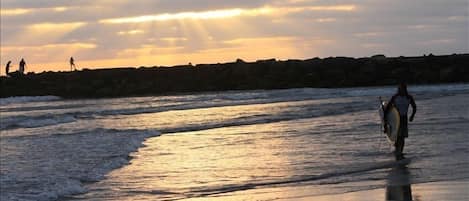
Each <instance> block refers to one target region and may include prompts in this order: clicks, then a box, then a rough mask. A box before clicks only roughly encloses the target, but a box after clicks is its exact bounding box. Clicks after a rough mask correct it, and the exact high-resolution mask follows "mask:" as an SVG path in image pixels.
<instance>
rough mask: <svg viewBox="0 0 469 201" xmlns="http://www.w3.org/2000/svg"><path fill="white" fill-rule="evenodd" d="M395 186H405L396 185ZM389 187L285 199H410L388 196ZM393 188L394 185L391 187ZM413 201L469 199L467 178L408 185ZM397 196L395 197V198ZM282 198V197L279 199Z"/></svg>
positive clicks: (321, 200) (468, 181)
mask: <svg viewBox="0 0 469 201" xmlns="http://www.w3.org/2000/svg"><path fill="white" fill-rule="evenodd" d="M397 187H405V185H404V186H397ZM389 188H390V187H386V188H379V189H374V190H365V191H357V192H350V193H344V194H338V195H323V196H315V197H304V198H298V197H297V198H294V199H285V200H316V201H329V200H341V201H376V200H385V201H391V200H410V199H399V197H400V196H401V195H399V194H397V195H394V196H396V197H395V198H394V199H391V198H389ZM391 188H394V187H391ZM410 188H411V190H412V200H413V201H442V200H448V201H465V200H469V180H461V181H442V182H430V183H420V184H412V185H410ZM396 198H397V199H396ZM280 200H283V199H280Z"/></svg>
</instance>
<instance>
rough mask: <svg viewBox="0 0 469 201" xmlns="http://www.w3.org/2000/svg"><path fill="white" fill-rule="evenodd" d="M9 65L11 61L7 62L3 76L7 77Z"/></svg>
mask: <svg viewBox="0 0 469 201" xmlns="http://www.w3.org/2000/svg"><path fill="white" fill-rule="evenodd" d="M10 65H11V61H8V63H7V65H6V66H5V73H6V74H5V75H7V76H8V75H9V74H10Z"/></svg>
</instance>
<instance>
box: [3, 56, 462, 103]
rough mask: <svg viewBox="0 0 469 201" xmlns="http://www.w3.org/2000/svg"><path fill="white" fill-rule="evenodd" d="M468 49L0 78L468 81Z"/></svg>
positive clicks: (260, 83) (205, 84) (145, 86)
mask: <svg viewBox="0 0 469 201" xmlns="http://www.w3.org/2000/svg"><path fill="white" fill-rule="evenodd" d="M468 66H469V54H453V55H444V56H434V55H431V54H430V55H428V56H421V57H395V58H387V57H385V56H384V55H375V56H373V57H370V58H349V57H330V58H324V59H320V58H313V59H307V60H287V61H277V60H275V59H270V60H259V61H256V62H244V61H243V60H241V59H238V60H237V61H236V62H232V63H224V64H198V65H195V66H194V65H192V64H191V65H183V66H174V67H140V68H131V67H129V68H113V69H99V70H88V69H84V70H81V71H73V72H42V73H38V74H34V73H28V74H26V75H24V76H15V77H2V78H0V84H1V85H0V86H1V88H0V92H1V93H0V97H10V96H39V95H56V96H61V97H64V98H99V97H124V96H145V95H164V94H173V93H187V92H202V91H223V90H251V89H285V88H301V87H327V88H331V87H357V86H381V85H393V84H396V83H397V82H398V81H399V80H398V79H402V78H404V79H405V80H406V81H407V82H408V83H409V84H435V83H454V82H469V68H468Z"/></svg>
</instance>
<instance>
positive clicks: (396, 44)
mask: <svg viewBox="0 0 469 201" xmlns="http://www.w3.org/2000/svg"><path fill="white" fill-rule="evenodd" d="M468 2H469V1H467V0H449V1H443V0H412V1H406V0H393V1H384V0H383V1H379V0H348V1H347V0H344V1H340V0H284V1H279V0H237V1H224V0H132V1H131V0H73V1H71V0H63V1H59V0H57V1H52V0H50V1H47V0H1V65H2V68H1V73H2V74H4V73H5V72H4V66H5V64H6V63H7V61H8V60H12V62H13V68H12V71H15V70H17V69H18V63H19V60H20V59H21V58H22V57H24V58H25V60H26V62H27V64H28V66H27V68H26V71H35V72H42V71H44V70H53V71H59V70H61V71H65V70H69V69H70V66H69V65H68V60H69V58H70V56H73V57H74V58H75V60H76V64H77V66H78V68H80V69H81V68H103V67H118V66H137V67H138V66H155V65H157V66H162V65H166V66H168V65H178V64H188V63H189V62H191V63H193V64H198V63H218V62H230V61H235V60H236V59H237V58H241V59H243V60H245V61H255V60H258V59H266V58H277V59H289V58H292V59H305V58H313V57H329V56H350V57H363V56H371V55H374V54H385V55H387V56H401V55H403V56H420V55H423V54H429V53H433V54H452V53H468V52H469V17H468V15H469V14H468V13H469V3H468Z"/></svg>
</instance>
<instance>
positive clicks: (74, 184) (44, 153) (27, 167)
mask: <svg viewBox="0 0 469 201" xmlns="http://www.w3.org/2000/svg"><path fill="white" fill-rule="evenodd" d="M159 134H160V133H159V132H157V131H149V130H147V131H139V130H105V129H96V130H92V131H89V132H83V133H77V134H73V135H70V134H67V135H61V134H55V135H50V136H24V137H21V136H19V137H18V136H16V137H4V138H3V139H2V140H1V144H0V147H1V152H2V157H1V161H0V162H1V164H2V167H1V169H2V172H1V173H2V174H1V175H0V186H1V187H2V193H1V195H0V200H44V201H48V200H56V199H57V198H59V197H61V196H66V195H73V194H77V193H83V192H85V189H84V187H83V184H82V182H93V181H98V180H100V179H102V178H103V177H104V175H105V174H106V173H107V172H109V171H111V170H113V169H115V168H118V167H121V166H122V165H124V164H126V163H127V162H128V161H129V154H130V153H131V152H134V151H136V150H137V149H138V148H139V147H140V146H141V145H142V142H143V141H144V140H145V139H147V138H148V137H154V136H158V135H159ZM26 145H27V146H26ZM13 150H15V151H16V152H15V151H13Z"/></svg>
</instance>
